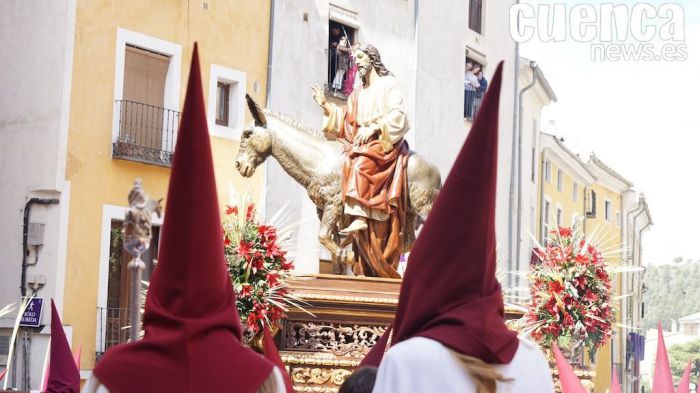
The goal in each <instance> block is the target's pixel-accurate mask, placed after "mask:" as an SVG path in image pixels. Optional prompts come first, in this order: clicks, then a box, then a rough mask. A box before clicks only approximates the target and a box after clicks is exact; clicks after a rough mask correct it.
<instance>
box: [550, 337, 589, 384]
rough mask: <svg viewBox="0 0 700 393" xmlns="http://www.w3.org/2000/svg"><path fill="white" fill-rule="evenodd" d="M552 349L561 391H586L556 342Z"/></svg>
mask: <svg viewBox="0 0 700 393" xmlns="http://www.w3.org/2000/svg"><path fill="white" fill-rule="evenodd" d="M552 351H554V358H555V359H556V361H557V370H558V371H559V382H560V383H561V391H562V393H587V392H586V389H585V388H584V387H583V385H582V384H581V380H580V379H578V377H577V376H576V374H575V373H574V369H573V368H571V365H570V364H569V362H568V361H567V360H566V359H565V358H564V355H562V354H561V351H560V350H559V347H557V345H556V344H554V346H552Z"/></svg>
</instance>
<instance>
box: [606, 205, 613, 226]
mask: <svg viewBox="0 0 700 393" xmlns="http://www.w3.org/2000/svg"><path fill="white" fill-rule="evenodd" d="M605 221H608V222H610V221H612V203H611V202H610V201H605Z"/></svg>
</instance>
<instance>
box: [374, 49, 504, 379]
mask: <svg viewBox="0 0 700 393" xmlns="http://www.w3.org/2000/svg"><path fill="white" fill-rule="evenodd" d="M502 68H503V63H501V64H499V66H498V68H497V69H496V72H495V74H494V77H493V80H492V82H491V85H490V86H489V90H488V92H487V93H486V97H485V98H484V101H483V102H482V104H481V109H480V110H479V113H478V115H477V116H476V119H475V121H474V124H473V126H472V128H471V131H470V132H469V136H468V137H467V140H466V142H465V143H464V145H463V146H462V150H461V151H460V153H459V155H458V156H457V159H456V161H455V163H454V165H453V166H452V170H451V171H450V174H449V176H448V177H447V180H446V181H445V185H444V186H443V187H442V189H441V190H440V194H439V195H438V197H437V200H436V201H435V203H434V204H433V209H432V211H431V212H430V215H429V216H428V219H427V221H426V223H425V225H424V226H423V229H422V230H421V233H420V236H419V237H418V239H417V240H416V242H415V244H414V246H413V249H412V250H411V256H410V257H409V260H408V266H407V268H406V274H405V276H404V279H403V284H402V286H401V293H400V295H399V305H398V309H397V312H396V317H395V319H394V323H393V333H392V338H391V344H392V345H393V344H396V343H399V342H401V341H404V340H407V339H409V338H412V337H416V336H421V337H427V338H431V339H434V340H436V341H439V342H441V343H442V344H443V345H445V346H447V347H449V348H451V349H453V350H455V351H457V352H460V353H462V354H465V355H468V356H472V357H476V358H479V359H481V360H483V361H485V362H487V363H508V362H510V361H511V359H512V358H513V355H514V354H515V351H516V350H517V348H518V339H517V337H516V334H515V333H514V332H512V331H510V330H508V328H507V327H506V325H505V323H504V321H503V318H504V310H503V298H502V295H501V287H500V285H499V284H498V281H497V280H496V230H495V214H496V178H497V160H498V103H499V95H500V91H501V75H502ZM376 351H379V352H378V353H377V352H376ZM383 351H384V348H383V346H382V345H381V344H378V345H376V346H375V348H374V349H373V351H372V352H370V354H369V355H368V357H367V359H366V360H365V362H364V363H363V365H375V366H376V365H378V362H377V359H378V358H381V356H380V355H379V354H382V353H383Z"/></svg>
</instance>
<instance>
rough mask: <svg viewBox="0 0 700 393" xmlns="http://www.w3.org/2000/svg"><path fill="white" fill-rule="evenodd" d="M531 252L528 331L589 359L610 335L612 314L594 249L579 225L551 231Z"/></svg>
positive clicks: (602, 264) (603, 265)
mask: <svg viewBox="0 0 700 393" xmlns="http://www.w3.org/2000/svg"><path fill="white" fill-rule="evenodd" d="M534 251H535V254H536V255H537V257H538V259H539V261H540V262H539V263H535V264H534V265H533V266H532V267H531V269H530V274H529V278H530V282H531V286H530V295H531V300H530V302H529V303H528V305H527V306H528V312H527V313H526V315H525V320H526V330H528V331H530V334H531V336H532V337H533V338H534V339H535V340H537V341H539V342H540V343H541V344H542V345H543V346H545V347H547V348H551V346H552V344H553V343H556V342H559V345H560V346H562V342H560V341H565V342H567V344H568V345H567V347H569V348H570V349H571V351H572V352H574V353H576V352H579V351H580V350H581V349H582V348H586V349H588V351H589V353H590V355H591V357H593V356H595V353H596V351H597V349H598V348H600V347H601V346H602V345H603V344H605V343H606V342H607V341H608V340H609V339H610V337H611V335H612V325H613V323H614V321H615V313H614V310H613V307H612V305H611V289H610V288H611V285H610V277H609V275H608V272H607V270H606V268H607V266H606V263H605V261H604V260H603V257H602V255H601V253H600V251H598V249H597V248H596V247H595V246H594V245H592V244H589V243H588V242H586V240H585V238H584V237H583V235H582V234H581V233H580V231H579V230H578V228H577V225H575V226H574V228H573V229H571V228H564V227H559V228H557V229H556V230H552V231H550V233H549V239H548V241H547V246H545V247H544V248H538V249H536V250H534Z"/></svg>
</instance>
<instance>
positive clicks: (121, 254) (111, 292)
mask: <svg viewBox="0 0 700 393" xmlns="http://www.w3.org/2000/svg"><path fill="white" fill-rule="evenodd" d="M122 224H123V221H121V220H112V222H111V229H110V237H109V245H110V247H109V271H108V279H107V307H106V308H104V309H100V314H99V317H100V318H102V319H103V320H104V322H105V331H104V340H105V341H104V348H105V349H107V348H109V347H111V346H113V345H117V344H122V343H125V342H127V340H128V338H129V330H128V329H127V328H126V327H127V326H129V294H130V286H131V279H130V271H129V268H128V264H129V262H130V261H131V255H129V253H128V252H126V251H124V246H123V242H122V232H121V230H122ZM152 230H153V236H152V238H151V245H150V247H149V248H148V250H147V251H146V252H145V253H144V254H143V255H142V256H141V259H142V260H143V261H144V262H145V264H146V268H145V269H144V271H143V277H142V279H143V280H144V281H149V280H150V278H151V274H152V273H153V268H154V264H153V260H154V259H156V258H157V256H158V255H157V254H158V240H159V234H160V227H159V226H156V225H154V226H153V228H152Z"/></svg>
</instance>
